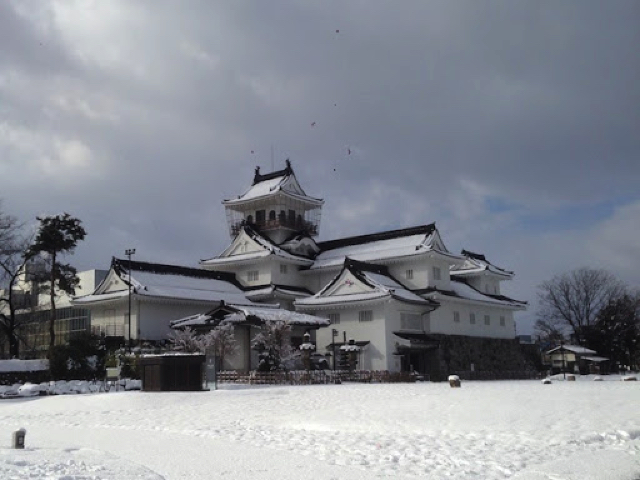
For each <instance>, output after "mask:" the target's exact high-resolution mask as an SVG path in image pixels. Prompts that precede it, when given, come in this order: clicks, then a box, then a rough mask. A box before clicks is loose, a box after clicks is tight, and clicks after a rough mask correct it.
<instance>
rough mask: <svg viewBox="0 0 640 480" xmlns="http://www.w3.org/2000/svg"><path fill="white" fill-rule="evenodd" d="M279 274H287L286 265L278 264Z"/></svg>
mask: <svg viewBox="0 0 640 480" xmlns="http://www.w3.org/2000/svg"><path fill="white" fill-rule="evenodd" d="M280 273H281V274H282V275H286V274H287V265H285V264H284V263H281V264H280Z"/></svg>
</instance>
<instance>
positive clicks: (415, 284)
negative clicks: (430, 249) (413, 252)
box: [374, 255, 451, 290]
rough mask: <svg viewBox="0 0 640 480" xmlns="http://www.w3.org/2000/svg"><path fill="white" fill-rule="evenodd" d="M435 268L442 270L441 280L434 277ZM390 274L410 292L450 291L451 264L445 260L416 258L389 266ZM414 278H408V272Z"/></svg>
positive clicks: (426, 257)
mask: <svg viewBox="0 0 640 480" xmlns="http://www.w3.org/2000/svg"><path fill="white" fill-rule="evenodd" d="M374 263H375V262H374ZM434 267H436V268H439V269H440V279H436V278H435V275H434ZM388 269H389V273H390V274H391V275H392V276H393V277H395V278H396V279H398V281H399V282H400V283H402V284H404V285H406V286H407V288H408V289H409V290H415V289H421V288H427V287H436V288H439V289H441V290H449V289H450V288H451V287H450V279H449V262H447V261H446V260H444V259H441V258H436V257H429V256H424V255H421V256H416V257H414V258H412V259H411V260H407V261H404V262H398V263H394V264H391V265H389V267H388ZM408 270H410V271H411V273H410V275H412V276H413V278H412V279H411V278H408V276H407V271H408Z"/></svg>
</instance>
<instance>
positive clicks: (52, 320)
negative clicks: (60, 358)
mask: <svg viewBox="0 0 640 480" xmlns="http://www.w3.org/2000/svg"><path fill="white" fill-rule="evenodd" d="M55 269H56V254H55V252H54V253H53V255H52V256H51V288H50V292H49V295H50V298H51V316H50V317H49V349H51V348H53V346H54V345H55V344H56V330H55V323H56V289H55V285H56V272H55Z"/></svg>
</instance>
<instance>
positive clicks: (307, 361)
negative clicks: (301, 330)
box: [298, 332, 316, 370]
mask: <svg viewBox="0 0 640 480" xmlns="http://www.w3.org/2000/svg"><path fill="white" fill-rule="evenodd" d="M302 340H303V341H302V344H301V345H300V346H299V347H298V348H299V349H300V351H301V352H302V362H303V363H304V368H305V370H310V369H311V352H313V351H314V350H315V349H316V346H315V345H314V344H313V343H311V335H310V334H309V332H305V334H304V335H303V336H302Z"/></svg>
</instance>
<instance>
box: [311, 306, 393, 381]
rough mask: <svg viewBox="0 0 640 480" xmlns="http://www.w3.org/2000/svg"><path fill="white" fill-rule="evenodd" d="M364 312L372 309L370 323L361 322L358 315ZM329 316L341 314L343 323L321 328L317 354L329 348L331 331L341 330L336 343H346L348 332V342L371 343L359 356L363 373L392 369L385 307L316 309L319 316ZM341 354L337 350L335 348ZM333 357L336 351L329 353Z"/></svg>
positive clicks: (318, 332)
mask: <svg viewBox="0 0 640 480" xmlns="http://www.w3.org/2000/svg"><path fill="white" fill-rule="evenodd" d="M361 310H371V311H372V312H373V317H372V320H371V321H370V322H360V321H359V312H360V311H361ZM329 313H339V314H340V323H339V324H336V325H329V326H328V327H327V328H321V329H320V330H318V331H317V333H316V339H317V344H316V345H317V351H318V352H319V353H323V354H324V353H325V351H326V346H327V345H329V344H330V343H332V341H333V339H332V336H331V335H332V334H331V330H332V329H336V330H338V336H337V337H336V338H335V341H336V342H339V343H341V342H342V341H343V338H344V337H343V332H346V333H347V341H349V340H350V339H353V340H356V341H362V340H368V341H369V342H371V343H370V344H369V345H367V346H366V347H364V349H363V351H362V353H361V355H360V357H359V358H360V364H359V365H358V368H359V369H363V370H389V369H390V368H391V367H392V366H393V365H392V361H393V359H392V358H390V354H389V352H388V351H387V349H386V343H387V340H386V336H387V335H386V328H385V316H386V311H385V304H384V303H378V304H377V305H367V306H359V307H349V308H333V309H323V310H316V312H315V314H316V315H318V316H320V317H328V316H329ZM336 352H338V349H336ZM330 353H331V354H332V355H333V352H331V351H330Z"/></svg>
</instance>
